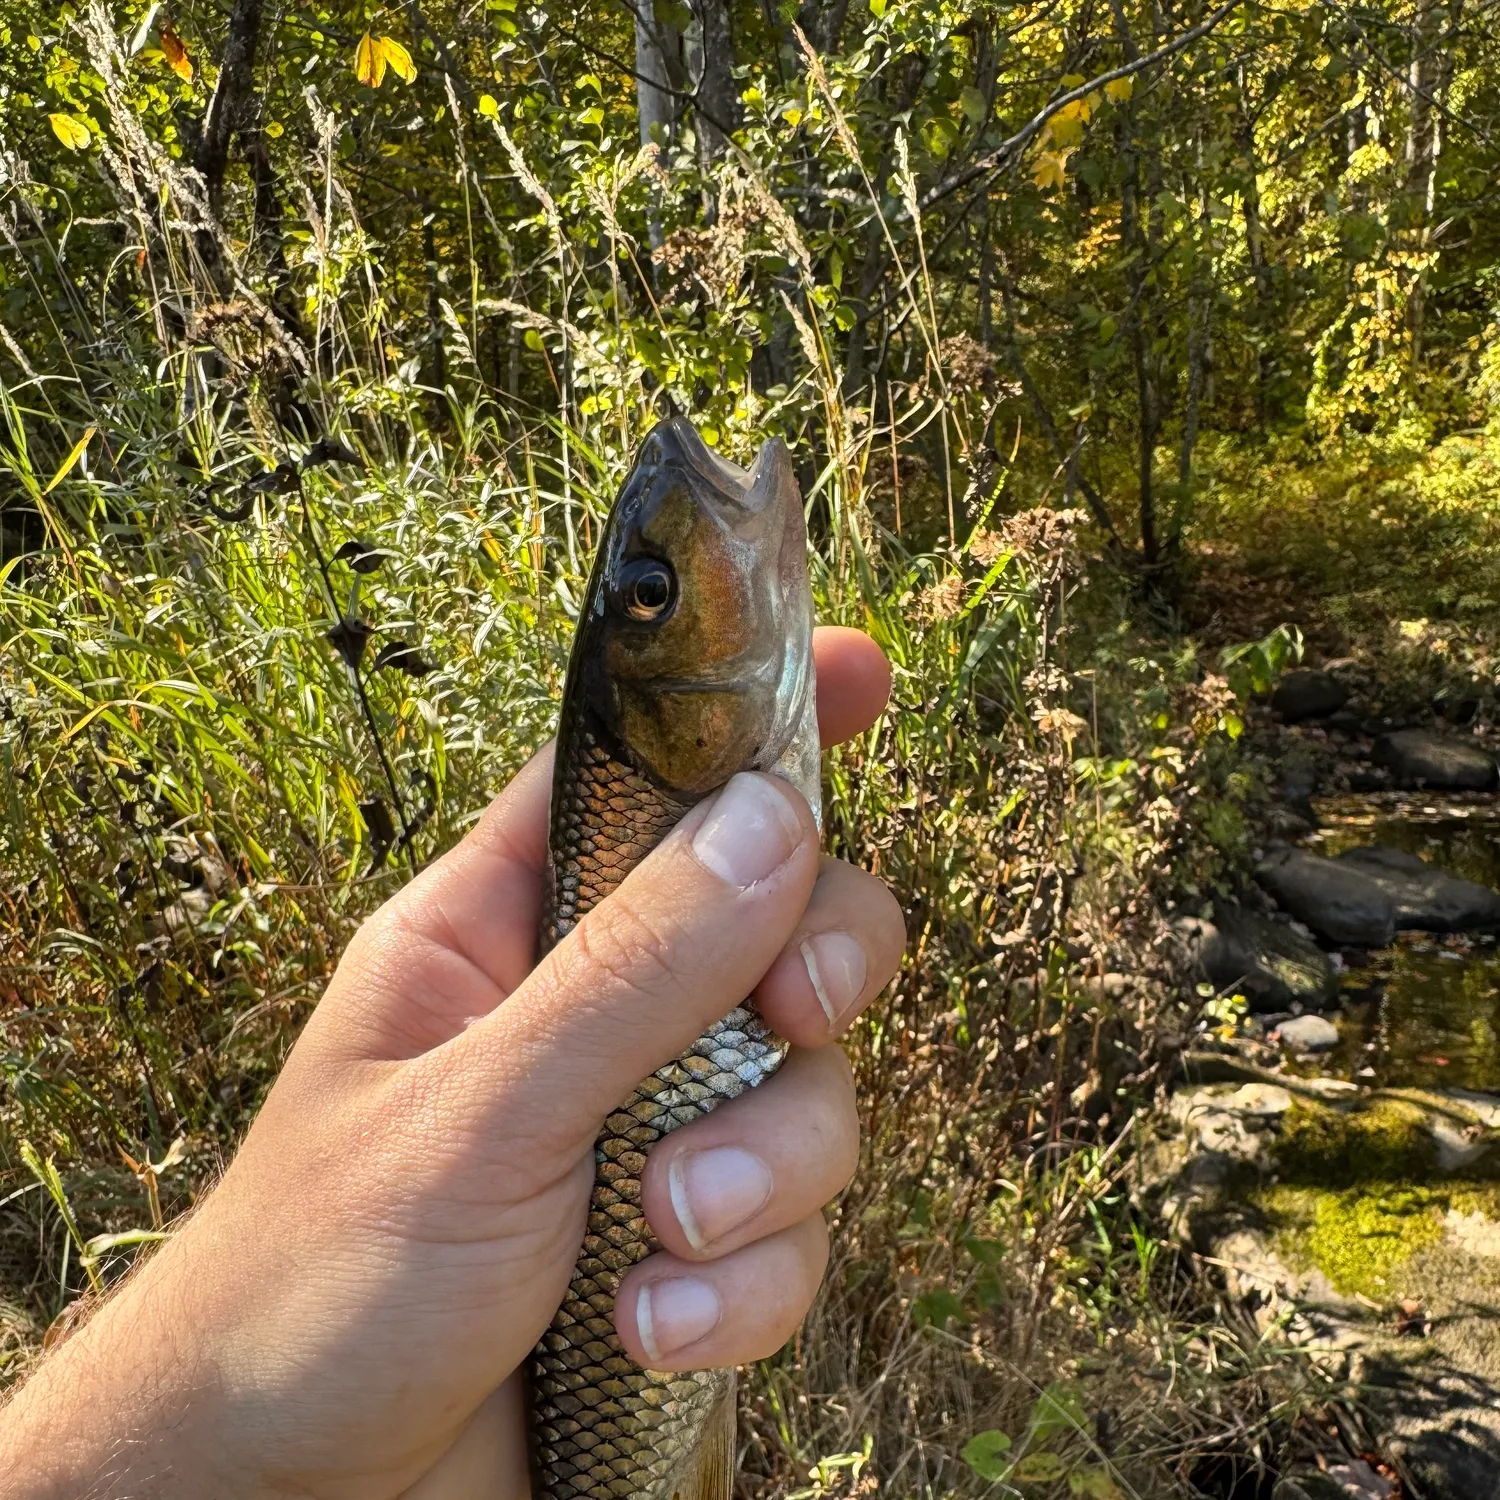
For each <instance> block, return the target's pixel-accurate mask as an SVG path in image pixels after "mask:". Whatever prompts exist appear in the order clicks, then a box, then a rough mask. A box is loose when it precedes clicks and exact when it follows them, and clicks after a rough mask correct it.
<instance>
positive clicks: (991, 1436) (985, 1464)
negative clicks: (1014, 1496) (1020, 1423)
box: [958, 1427, 1011, 1482]
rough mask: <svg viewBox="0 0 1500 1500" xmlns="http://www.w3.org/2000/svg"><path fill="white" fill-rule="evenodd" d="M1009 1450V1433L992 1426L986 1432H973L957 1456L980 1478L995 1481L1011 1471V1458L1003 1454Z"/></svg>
mask: <svg viewBox="0 0 1500 1500" xmlns="http://www.w3.org/2000/svg"><path fill="white" fill-rule="evenodd" d="M1010 1450H1011V1441H1010V1435H1009V1434H1008V1433H1004V1432H1001V1431H1000V1429H999V1428H998V1427H992V1428H991V1429H990V1430H989V1431H988V1432H978V1433H975V1434H974V1436H973V1437H971V1438H970V1439H969V1441H968V1442H967V1443H965V1444H964V1450H963V1452H962V1453H960V1454H959V1455H958V1456H959V1457H960V1458H961V1459H963V1461H964V1462H965V1463H966V1464H968V1466H969V1467H970V1468H971V1469H973V1471H974V1472H975V1473H976V1474H977V1475H979V1477H980V1478H981V1479H988V1480H990V1481H992V1482H993V1481H996V1480H1000V1479H1004V1478H1005V1477H1006V1476H1007V1475H1008V1474H1009V1473H1010V1471H1011V1460H1010V1459H1008V1458H1006V1457H1005V1455H1006V1454H1007V1453H1009V1452H1010Z"/></svg>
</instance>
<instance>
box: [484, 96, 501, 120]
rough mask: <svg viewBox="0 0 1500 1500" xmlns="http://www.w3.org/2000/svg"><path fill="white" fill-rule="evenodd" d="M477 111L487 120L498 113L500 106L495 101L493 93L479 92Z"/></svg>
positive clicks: (493, 117)
mask: <svg viewBox="0 0 1500 1500" xmlns="http://www.w3.org/2000/svg"><path fill="white" fill-rule="evenodd" d="M479 113H480V114H482V115H483V116H484V117H485V118H486V119H487V120H493V119H495V118H496V117H497V116H498V115H499V113H500V106H499V105H498V104H497V103H496V102H495V96H494V95H493V94H481V95H480V96H479Z"/></svg>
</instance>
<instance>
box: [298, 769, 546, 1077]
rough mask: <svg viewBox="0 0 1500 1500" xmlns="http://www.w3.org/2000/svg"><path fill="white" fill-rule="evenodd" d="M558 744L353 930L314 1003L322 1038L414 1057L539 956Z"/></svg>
mask: <svg viewBox="0 0 1500 1500" xmlns="http://www.w3.org/2000/svg"><path fill="white" fill-rule="evenodd" d="M551 785H552V746H550V745H548V746H546V747H545V748H544V749H543V750H541V751H540V752H539V753H538V754H536V755H534V756H533V757H532V758H531V760H530V761H528V762H527V764H526V765H525V766H523V767H522V768H521V770H520V771H519V772H518V773H517V775H516V776H515V778H514V779H513V780H512V781H511V783H510V785H509V786H507V787H506V788H505V790H504V791H503V792H501V793H500V795H499V796H498V797H496V798H495V800H494V801H493V802H492V803H491V804H490V805H489V807H488V808H487V809H486V810H485V813H484V816H483V817H482V818H481V820H480V823H479V826H478V827H477V828H476V829H475V830H474V831H473V832H472V833H470V834H469V836H468V837H467V838H465V839H464V840H463V842H462V843H460V844H459V845H458V846H457V847H456V848H455V849H453V850H451V851H450V852H449V853H448V854H446V855H445V856H444V857H443V858H442V859H440V860H438V861H437V862H436V863H435V864H433V865H431V866H429V867H428V869H426V870H424V871H423V872H422V874H421V875H419V876H418V877H417V878H416V879H415V880H414V881H412V883H411V884H410V885H408V886H407V887H405V889H403V890H402V891H400V892H399V893H398V894H397V895H395V896H393V897H392V898H391V900H389V901H388V902H386V904H385V905H384V906H383V907H381V909H380V910H379V911H378V912H377V913H376V914H375V916H374V917H372V918H371V919H370V920H369V921H368V922H366V923H365V924H364V926H363V927H361V928H360V930H359V931H358V932H357V933H356V934H355V936H354V939H353V940H352V941H351V942H350V944H349V948H348V950H347V952H346V953H345V955H344V959H343V962H342V963H340V965H339V968H338V972H337V973H336V974H335V975H334V977H333V981H332V982H331V983H330V985H329V987H328V993H327V995H326V996H325V998H324V1000H323V1002H322V1004H320V1005H319V1006H318V1008H317V1010H316V1011H315V1012H314V1015H313V1018H312V1021H311V1022H309V1026H308V1030H309V1032H310V1033H311V1034H312V1035H313V1037H314V1038H315V1039H319V1038H321V1039H322V1040H323V1041H324V1042H326V1043H328V1044H330V1045H332V1046H334V1047H336V1048H338V1049H339V1050H340V1051H342V1052H344V1053H348V1054H350V1055H354V1056H360V1057H379V1058H382V1059H387V1060H395V1059H401V1058H408V1057H417V1056H419V1055H420V1054H422V1053H423V1052H427V1051H429V1050H431V1049H432V1048H434V1047H437V1046H440V1045H441V1044H442V1043H444V1042H446V1041H448V1040H449V1039H450V1038H451V1037H453V1036H455V1035H456V1034H457V1033H458V1032H460V1031H461V1030H462V1029H463V1028H464V1027H465V1026H466V1025H468V1024H469V1023H470V1022H471V1021H472V1020H473V1019H474V1018H475V1017H477V1016H482V1015H486V1014H488V1013H489V1012H490V1011H491V1010H493V1009H494V1007H495V1006H497V1005H498V1004H499V1003H500V1002H501V1001H502V1000H503V999H504V998H505V996H506V995H507V994H508V993H509V992H510V990H512V989H514V988H515V986H516V985H518V984H520V982H521V981H522V980H523V979H524V978H525V977H526V975H527V973H528V972H529V971H530V969H531V966H532V963H533V961H534V960H535V957H536V932H537V927H538V924H539V922H540V918H541V900H542V870H543V867H544V866H545V863H546V853H547V848H546V839H547V833H546V830H547V802H548V797H549V794H550V789H551Z"/></svg>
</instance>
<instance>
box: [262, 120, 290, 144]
mask: <svg viewBox="0 0 1500 1500" xmlns="http://www.w3.org/2000/svg"><path fill="white" fill-rule="evenodd" d="M285 130H286V127H285V126H284V125H283V124H282V123H281V121H280V120H267V121H266V134H267V135H268V136H270V137H271V139H272V140H273V141H275V140H280V139H281V136H282V135H283V133H284V132H285Z"/></svg>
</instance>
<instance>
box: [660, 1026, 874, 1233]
mask: <svg viewBox="0 0 1500 1500" xmlns="http://www.w3.org/2000/svg"><path fill="white" fill-rule="evenodd" d="M858 1159H859V1115H858V1112H857V1110H856V1108H855V1101H854V1078H853V1074H852V1072H851V1070H850V1068H849V1063H848V1060H847V1059H846V1058H845V1057H844V1054H843V1053H842V1052H841V1051H840V1050H839V1049H838V1048H837V1047H821V1048H819V1049H818V1050H817V1051H816V1052H801V1051H795V1052H792V1053H791V1054H790V1055H789V1056H788V1057H787V1060H786V1062H785V1063H784V1064H783V1066H782V1068H781V1071H780V1072H779V1073H777V1074H776V1075H775V1076H774V1077H772V1078H769V1079H767V1080H766V1082H765V1083H763V1084H761V1085H760V1087H759V1088H755V1089H751V1090H750V1091H749V1092H748V1093H745V1094H741V1095H740V1097H739V1098H738V1099H732V1100H730V1102H729V1103H727V1104H724V1105H722V1106H720V1107H719V1108H718V1109H716V1110H714V1112H713V1113H712V1114H710V1115H705V1116H704V1117H703V1118H702V1119H701V1120H695V1121H694V1122H693V1123H692V1124H691V1125H686V1126H684V1127H683V1128H682V1129H681V1130H677V1131H674V1132H673V1133H672V1134H671V1135H669V1136H667V1137H666V1138H665V1139H664V1140H662V1141H660V1142H658V1143H657V1145H656V1146H655V1147H654V1148H653V1149H652V1151H651V1154H650V1156H649V1157H648V1158H647V1161H646V1170H645V1172H644V1173H643V1174H642V1178H641V1203H642V1205H643V1207H644V1208H645V1210H646V1217H647V1219H648V1220H649V1221H650V1224H651V1229H652V1232H653V1233H654V1234H655V1235H656V1238H657V1239H658V1240H659V1241H660V1242H661V1244H662V1246H663V1248H664V1249H666V1250H669V1251H671V1252H672V1253H673V1254H674V1255H676V1256H678V1257H680V1258H681V1259H683V1260H698V1261H701V1260H715V1259H718V1258H719V1257H721V1256H723V1255H727V1254H729V1253H730V1252H731V1251H733V1250H737V1249H739V1248H740V1246H742V1245H748V1244H749V1243H751V1242H752V1241H753V1240H758V1239H763V1238H765V1236H766V1235H769V1234H775V1233H778V1232H779V1231H781V1230H783V1229H789V1228H791V1226H792V1225H794V1224H800V1223H801V1222H802V1220H803V1219H805V1218H807V1216H808V1215H809V1214H815V1213H817V1212H818V1210H819V1209H820V1208H822V1207H823V1205H824V1204H825V1203H828V1202H829V1201H830V1200H832V1199H833V1198H836V1197H837V1196H838V1195H839V1194H840V1193H841V1192H843V1190H844V1188H845V1187H847V1186H848V1183H849V1179H850V1177H852V1176H853V1175H854V1168H855V1165H856V1163H857V1161H858Z"/></svg>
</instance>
